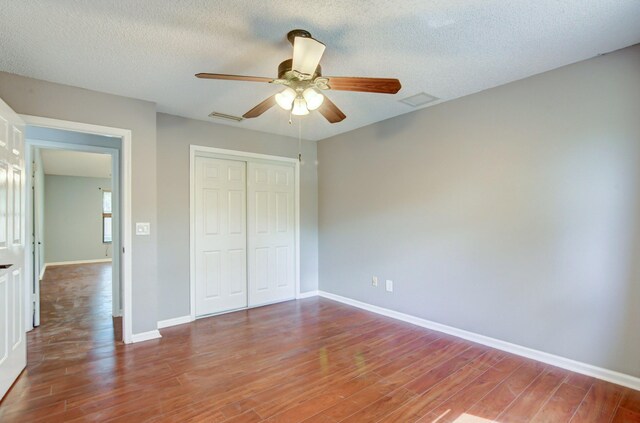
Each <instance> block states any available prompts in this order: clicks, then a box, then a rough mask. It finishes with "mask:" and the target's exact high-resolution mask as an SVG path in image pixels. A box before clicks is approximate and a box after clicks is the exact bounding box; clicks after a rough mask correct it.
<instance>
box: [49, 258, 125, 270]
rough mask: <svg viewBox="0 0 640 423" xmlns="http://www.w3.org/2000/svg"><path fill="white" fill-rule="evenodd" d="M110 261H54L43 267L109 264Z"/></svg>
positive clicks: (107, 259)
mask: <svg viewBox="0 0 640 423" xmlns="http://www.w3.org/2000/svg"><path fill="white" fill-rule="evenodd" d="M112 261H113V259H111V258H106V259H93V260H72V261H56V262H52V263H45V264H44V267H45V268H46V267H47V266H67V265H70V264H88V263H111V262H112Z"/></svg>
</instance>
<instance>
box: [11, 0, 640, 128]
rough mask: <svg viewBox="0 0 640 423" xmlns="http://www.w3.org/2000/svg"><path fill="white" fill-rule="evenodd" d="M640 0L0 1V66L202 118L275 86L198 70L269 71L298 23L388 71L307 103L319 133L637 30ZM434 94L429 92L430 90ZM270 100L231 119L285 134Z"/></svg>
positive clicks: (330, 48) (353, 61)
mask: <svg viewBox="0 0 640 423" xmlns="http://www.w3.org/2000/svg"><path fill="white" fill-rule="evenodd" d="M639 22H640V1H639V0H536V1H531V0H509V1H507V0H485V1H478V0H431V1H427V0H403V1H401V2H399V1H398V2H392V1H382V0H371V1H342V0H341V1H338V0H333V1H316V2H300V1H291V0H286V1H285V0H275V1H250V0H239V1H233V2H230V1H221V0H191V1H175V0H137V1H125V0H121V1H114V0H104V1H80V0H75V1H74V0H30V1H16V0H0V27H1V28H2V35H1V36H0V51H2V54H1V55H0V70H4V71H7V72H12V73H17V74H21V75H26V76H31V77H34V78H39V79H44V80H49V81H54V82H59V83H64V84H69V85H75V86H79V87H84V88H89V89H93V90H98V91H104V92H109V93H114V94H119V95H124V96H129V97H135V98H140V99H145V100H150V101H153V102H156V103H157V105H158V106H157V107H158V110H159V111H161V112H166V113H171V114H176V115H181V116H187V117H191V118H195V119H203V120H208V119H209V118H207V115H208V114H209V113H210V112H211V111H218V112H222V113H227V114H233V115H242V114H243V113H244V112H246V111H247V110H249V109H251V108H252V107H253V106H254V105H256V104H257V103H259V102H260V101H262V100H263V99H265V98H266V97H268V96H269V95H271V94H273V93H274V92H277V88H276V87H274V86H270V85H268V84H259V83H250V82H234V81H208V80H198V79H196V78H194V76H193V75H194V74H195V73H197V72H215V73H233V74H246V75H257V76H274V77H275V76H276V73H277V66H278V64H279V63H280V62H281V61H282V60H285V59H287V58H289V57H290V56H291V46H290V45H289V44H288V42H287V41H286V39H285V34H286V33H287V31H289V30H291V29H293V28H303V29H307V30H309V31H310V32H311V33H312V35H313V36H314V37H315V38H317V39H319V40H320V41H322V42H324V43H325V44H326V45H327V50H326V52H325V55H324V58H323V60H322V68H323V73H324V74H325V75H334V76H378V77H397V78H399V79H400V81H401V82H402V85H403V89H402V90H401V91H400V92H399V93H398V94H396V95H395V96H389V95H382V94H365V93H348V92H331V93H329V95H330V97H331V99H332V100H333V101H334V102H335V103H336V104H337V105H338V106H339V107H341V108H342V110H343V111H344V112H345V113H346V115H347V119H345V120H344V121H343V122H341V123H338V124H334V125H331V124H329V123H327V122H326V121H325V120H324V119H323V118H322V117H321V116H320V115H319V114H318V113H312V115H310V116H308V117H306V118H303V123H302V125H303V127H302V134H303V137H304V138H307V139H322V138H325V137H328V136H331V135H335V134H338V133H342V132H346V131H349V130H352V129H355V128H358V127H361V126H364V125H367V124H370V123H373V122H376V121H380V120H384V119H387V118H390V117H392V116H396V115H399V114H403V113H408V112H411V111H413V110H415V109H413V108H411V107H410V106H408V105H406V104H403V103H400V102H398V101H397V100H399V99H401V98H404V97H408V96H411V95H414V94H416V93H418V92H421V91H424V92H426V93H429V94H431V95H434V96H436V97H438V98H440V99H441V101H446V100H450V99H453V98H457V97H461V96H464V95H467V94H471V93H474V92H478V91H481V90H484V89H486V88H490V87H494V86H497V85H501V84H504V83H507V82H510V81H514V80H517V79H521V78H524V77H527V76H530V75H534V74H537V73H540V72H544V71H547V70H550V69H554V68H557V67H560V66H563V65H566V64H569V63H573V62H577V61H580V60H584V59H587V58H590V57H593V56H596V55H598V54H601V53H606V52H610V51H612V50H616V49H619V48H623V47H626V46H629V45H632V44H636V43H638V42H640V24H639ZM432 104H436V103H432ZM287 121H288V113H286V112H284V111H283V110H281V109H278V108H273V109H272V110H270V111H268V112H267V113H265V114H264V115H263V116H262V117H260V118H257V119H253V120H245V121H243V122H241V123H231V122H229V123H227V122H226V121H220V120H216V121H215V122H218V123H224V124H228V125H232V126H239V127H243V128H250V129H255V130H260V131H266V132H272V133H276V134H284V135H292V136H297V135H298V130H297V129H298V128H297V127H296V126H297V125H293V126H290V125H288V123H287Z"/></svg>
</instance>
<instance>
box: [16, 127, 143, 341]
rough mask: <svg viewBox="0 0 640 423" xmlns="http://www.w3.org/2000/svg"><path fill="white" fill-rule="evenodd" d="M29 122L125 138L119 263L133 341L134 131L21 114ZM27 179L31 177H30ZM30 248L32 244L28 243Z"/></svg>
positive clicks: (126, 325) (125, 330)
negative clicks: (132, 182) (120, 258)
mask: <svg viewBox="0 0 640 423" xmlns="http://www.w3.org/2000/svg"><path fill="white" fill-rule="evenodd" d="M20 117H21V118H22V119H23V120H24V122H25V124H26V125H32V126H40V127H44V128H55V129H63V130H67V131H74V132H85V133H90V134H97V135H107V136H112V137H118V138H121V139H122V146H121V148H122V157H121V159H122V167H121V169H120V173H121V176H122V178H121V180H120V183H121V186H122V192H121V193H120V195H121V197H122V205H121V216H122V219H121V220H120V227H121V231H122V235H123V236H122V238H123V239H121V240H120V244H121V247H122V248H123V249H124V252H122V256H121V257H122V260H121V263H120V268H121V276H122V277H121V284H122V302H123V304H122V312H123V313H122V336H123V338H124V339H123V341H124V343H125V344H129V343H131V342H133V321H132V319H133V304H132V296H133V288H132V283H133V282H132V281H133V272H132V263H131V256H132V255H131V253H132V252H133V243H132V233H131V232H132V229H131V228H132V223H131V222H132V221H133V220H132V213H131V166H132V156H131V144H132V134H131V130H129V129H121V128H112V127H109V126H100V125H93V124H88V123H80V122H72V121H67V120H60V119H52V118H46V117H39V116H30V115H20ZM27 180H29V181H30V180H31V179H30V178H28V179H27ZM27 246H29V247H30V243H27ZM30 252H31V250H29V254H25V256H26V257H27V260H32V258H31V257H32V254H30Z"/></svg>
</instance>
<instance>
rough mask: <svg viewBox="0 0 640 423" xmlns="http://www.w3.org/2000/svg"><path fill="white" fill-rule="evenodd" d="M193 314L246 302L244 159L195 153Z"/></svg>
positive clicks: (241, 304) (223, 309) (228, 307)
mask: <svg viewBox="0 0 640 423" xmlns="http://www.w3.org/2000/svg"><path fill="white" fill-rule="evenodd" d="M195 168H196V169H195V255H196V257H195V267H196V268H195V274H196V275H195V288H196V293H195V294H196V295H195V302H196V304H195V312H196V316H204V315H208V314H214V313H220V312H223V311H229V310H235V309H240V308H244V307H246V306H247V271H246V269H247V231H246V228H247V222H246V198H247V191H246V186H247V181H246V163H245V162H241V161H234V160H220V159H212V158H207V157H196V159H195Z"/></svg>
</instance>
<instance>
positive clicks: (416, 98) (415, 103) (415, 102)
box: [400, 93, 439, 107]
mask: <svg viewBox="0 0 640 423" xmlns="http://www.w3.org/2000/svg"><path fill="white" fill-rule="evenodd" d="M436 100H439V98H438V97H434V96H432V95H429V94H427V93H418V94H416V95H412V96H411V97H407V98H403V99H402V100H400V101H401V102H402V103H404V104H408V105H409V106H411V107H420V106H424V105H425V104H429V103H431V102H434V101H436Z"/></svg>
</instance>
